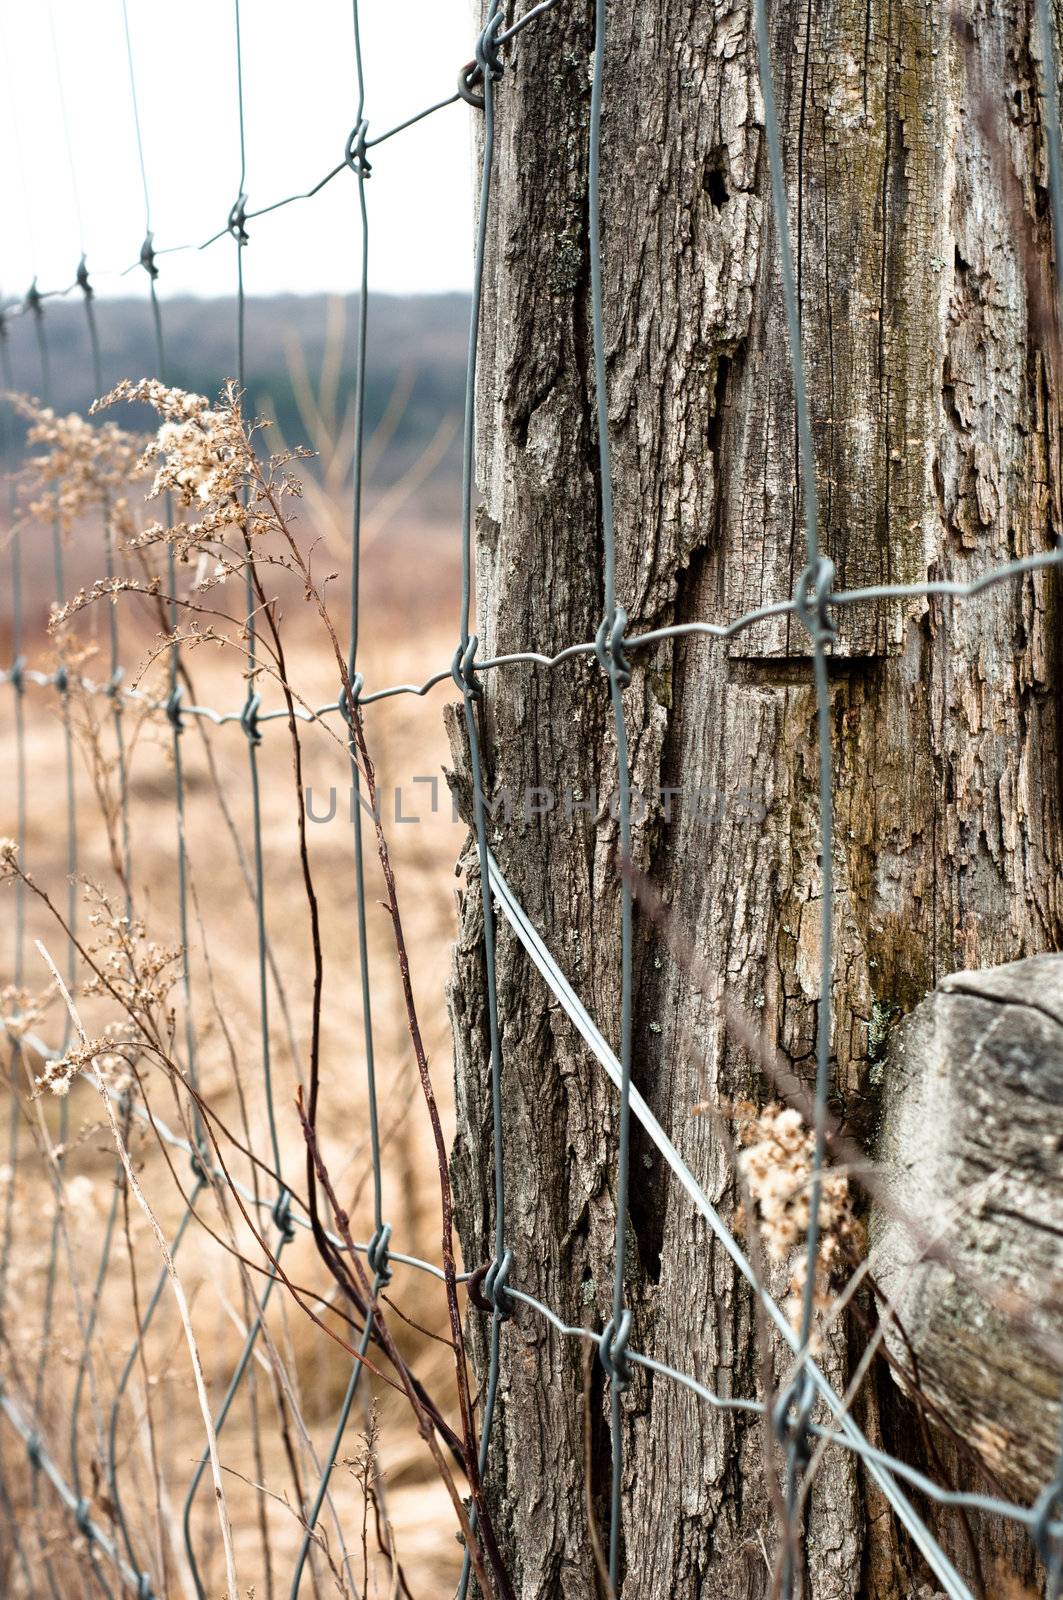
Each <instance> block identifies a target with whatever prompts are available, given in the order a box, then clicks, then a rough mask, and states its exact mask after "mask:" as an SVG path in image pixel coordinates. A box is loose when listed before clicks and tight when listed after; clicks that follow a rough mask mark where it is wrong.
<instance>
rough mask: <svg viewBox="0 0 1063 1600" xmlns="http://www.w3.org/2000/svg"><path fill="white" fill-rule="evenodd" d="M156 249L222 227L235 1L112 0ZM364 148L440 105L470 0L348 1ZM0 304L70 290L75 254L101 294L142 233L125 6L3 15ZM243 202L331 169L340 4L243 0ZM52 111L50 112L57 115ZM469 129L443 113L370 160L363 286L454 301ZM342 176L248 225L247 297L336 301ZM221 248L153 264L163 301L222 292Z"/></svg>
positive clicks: (347, 181) (85, 5) (347, 92)
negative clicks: (331, 293) (448, 296)
mask: <svg viewBox="0 0 1063 1600" xmlns="http://www.w3.org/2000/svg"><path fill="white" fill-rule="evenodd" d="M127 3H128V8H129V25H130V33H131V38H132V49H133V59H134V66H135V71H136V82H137V93H138V100H139V106H140V120H141V127H142V131H143V139H144V159H145V164H146V168H147V182H148V190H149V195H150V202H151V224H152V229H153V231H154V234H155V245H156V248H157V249H164V248H166V247H167V246H172V245H184V244H186V243H189V242H190V241H195V242H197V243H199V242H202V240H204V239H206V238H207V237H209V235H210V234H212V233H214V232H216V231H217V229H218V228H219V227H221V226H222V225H223V224H224V222H225V220H226V217H227V216H228V212H229V208H230V206H231V205H232V202H233V200H234V198H235V195H236V191H237V185H238V179H239V174H240V161H239V136H238V123H237V116H236V35H235V27H234V5H233V0H171V3H164V0H127ZM361 15H362V46H363V57H364V61H365V71H366V114H367V116H368V118H369V122H370V136H371V137H372V135H373V133H374V132H375V133H380V132H383V131H384V130H385V129H387V128H389V127H391V126H393V125H394V124H395V123H397V122H400V121H402V120H403V118H405V117H407V116H409V115H411V114H412V113H413V112H415V111H418V110H420V109H421V108H422V107H423V106H425V105H429V104H431V103H432V102H433V101H434V100H437V99H443V98H444V96H446V95H447V94H449V93H450V92H451V91H452V89H453V87H454V84H455V82H456V79H457V73H458V69H459V67H460V66H461V64H462V63H463V62H464V61H466V60H468V59H469V57H470V56H471V54H472V37H473V21H472V7H471V4H470V0H401V3H400V0H362V5H361ZM0 24H2V31H0V55H2V57H3V58H4V65H3V68H2V69H0V70H2V72H3V74H4V76H3V78H2V79H0V102H2V104H0V140H2V142H3V149H4V158H3V159H2V160H0V219H2V226H0V290H2V292H3V294H4V295H5V296H8V295H19V294H22V293H23V292H24V291H25V290H26V288H27V287H28V286H29V283H30V281H31V279H32V278H33V276H34V275H35V274H36V275H37V277H38V278H39V281H40V285H41V287H42V288H44V289H50V288H57V287H62V286H63V285H65V284H66V283H69V282H70V281H71V279H72V278H73V276H74V271H75V269H76V266H77V261H78V257H79V255H80V253H81V251H82V249H84V250H85V252H86V254H87V256H88V262H89V268H90V272H91V273H92V275H93V281H94V283H95V285H96V288H97V290H98V292H99V293H100V294H108V295H114V294H122V293H140V292H141V291H142V287H143V278H142V276H141V274H140V273H139V272H137V273H133V274H131V275H130V276H129V277H127V278H125V279H123V278H121V277H119V276H118V272H119V271H120V269H121V268H123V267H125V266H128V265H129V264H130V263H131V262H132V261H134V260H136V258H137V256H138V254H139V249H140V242H141V240H142V238H143V236H144V193H143V188H142V185H141V180H140V170H139V165H138V162H137V153H136V141H135V135H134V122H133V109H132V98H131V94H130V83H129V68H128V63H127V59H126V46H125V35H124V30H123V21H122V0H0ZM241 28H242V35H243V63H244V111H245V124H246V138H247V180H246V188H247V193H248V196H249V200H248V206H249V208H254V207H257V206H263V205H268V204H270V202H271V201H273V200H276V199H280V198H282V197H283V196H285V195H287V194H289V193H292V192H294V191H296V190H302V189H307V188H309V187H310V186H311V185H312V184H314V183H316V182H317V181H318V179H319V178H321V177H323V176H324V174H325V173H326V172H327V171H328V170H329V169H330V168H331V167H333V166H335V165H336V163H337V162H338V161H340V160H341V159H342V156H343V149H344V145H345V143H346V139H347V135H348V133H349V132H350V130H351V127H352V125H353V122H354V116H355V108H356V83H355V74H354V48H353V34H352V27H351V6H350V3H349V0H301V3H300V4H299V5H298V6H295V5H293V4H292V3H291V0H243V4H242V7H241ZM64 102H65V115H64V109H63V107H64ZM472 115H473V113H472V112H471V111H470V110H469V108H468V107H467V106H465V105H464V104H458V105H453V106H447V107H446V108H445V109H443V110H441V111H439V112H437V113H436V114H435V115H434V116H432V117H429V118H428V119H426V121H425V122H423V123H422V124H420V125H419V126H418V127H416V128H413V129H410V130H408V131H406V132H405V133H402V134H400V135H398V136H397V137H396V138H395V139H394V140H392V141H390V142H388V143H386V144H384V145H383V146H381V147H380V149H378V150H377V151H375V152H374V154H373V175H372V178H371V180H370V181H369V183H368V185H367V191H366V192H367V200H368V203H369V208H370V220H371V228H372V235H371V246H370V258H369V260H370V266H369V275H370V285H371V287H373V288H375V289H380V290H392V291H394V292H403V293H407V292H417V291H425V290H437V289H458V288H465V287H466V286H467V285H468V282H469V278H470V265H471V264H470V252H471V219H472V199H471V187H472V186H471V159H472V158H471V133H470V121H469V119H470V117H471V116H472ZM356 188H357V184H356V179H355V178H354V175H353V174H352V173H350V172H348V171H344V172H342V173H340V174H339V176H338V177H336V178H334V179H333V181H332V183H331V184H330V185H329V186H328V187H327V188H326V189H324V190H323V191H322V192H321V193H320V194H318V195H317V196H315V197H314V198H313V199H312V200H306V201H302V202H299V203H297V204H295V205H291V206H286V207H284V208H282V209H281V210H280V211H278V212H277V213H275V214H274V215H273V216H270V217H263V218H260V219H259V220H257V221H256V222H254V223H253V224H251V225H250V226H249V233H250V236H251V239H250V244H249V245H248V246H247V248H246V250H245V251H244V272H245V282H246V285H247V289H248V292H249V293H252V294H255V293H259V294H272V293H276V292H278V291H283V290H294V291H296V292H299V293H312V292H315V291H320V290H337V291H345V290H350V289H352V288H353V287H354V286H355V284H356V281H357V273H358V232H357V226H356V224H357V198H356ZM234 257H235V246H234V245H233V244H232V243H231V241H230V240H229V239H227V238H226V239H222V240H220V241H219V242H218V243H217V244H215V245H213V246H211V248H210V249H209V250H205V251H196V250H187V251H181V252H179V253H175V254H173V255H168V256H165V257H163V258H162V259H161V260H160V262H159V265H160V269H161V273H162V276H161V278H160V280H159V288H160V291H161V292H164V293H170V294H173V293H187V292H191V293H194V294H203V295H218V294H228V293H231V292H232V288H233V283H234V273H235V260H234Z"/></svg>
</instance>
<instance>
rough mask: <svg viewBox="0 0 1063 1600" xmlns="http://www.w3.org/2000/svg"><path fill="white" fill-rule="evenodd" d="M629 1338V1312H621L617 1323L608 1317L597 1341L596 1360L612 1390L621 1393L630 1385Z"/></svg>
mask: <svg viewBox="0 0 1063 1600" xmlns="http://www.w3.org/2000/svg"><path fill="white" fill-rule="evenodd" d="M630 1337H631V1312H630V1311H622V1312H621V1313H620V1321H619V1323H614V1321H613V1318H612V1317H610V1318H609V1321H608V1322H607V1323H606V1325H605V1327H604V1328H603V1329H602V1332H601V1336H600V1337H599V1340H598V1359H599V1361H600V1362H601V1364H602V1366H603V1367H604V1368H605V1375H606V1377H607V1378H608V1379H609V1382H610V1383H611V1384H612V1385H613V1387H614V1389H618V1390H619V1391H620V1392H621V1393H623V1391H624V1390H625V1389H626V1388H628V1387H629V1385H630V1383H631V1364H630V1362H629V1361H628V1359H627V1342H628V1340H629V1339H630Z"/></svg>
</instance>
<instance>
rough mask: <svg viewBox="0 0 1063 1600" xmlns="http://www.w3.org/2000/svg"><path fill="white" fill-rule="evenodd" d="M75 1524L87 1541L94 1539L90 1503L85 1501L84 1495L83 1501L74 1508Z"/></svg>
mask: <svg viewBox="0 0 1063 1600" xmlns="http://www.w3.org/2000/svg"><path fill="white" fill-rule="evenodd" d="M74 1523H75V1525H76V1527H77V1530H78V1532H79V1533H83V1534H84V1535H85V1538H86V1539H91V1538H92V1522H91V1520H90V1518H89V1503H88V1501H87V1500H86V1499H85V1497H84V1495H82V1497H81V1499H80V1500H79V1501H78V1503H77V1505H76V1506H75V1508H74Z"/></svg>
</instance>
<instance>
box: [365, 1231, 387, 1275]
mask: <svg viewBox="0 0 1063 1600" xmlns="http://www.w3.org/2000/svg"><path fill="white" fill-rule="evenodd" d="M390 1243H391V1223H390V1222H382V1223H381V1224H380V1227H379V1228H378V1229H377V1230H376V1232H375V1233H374V1235H373V1237H372V1238H371V1239H370V1241H369V1244H368V1246H367V1248H366V1252H365V1259H366V1260H367V1261H368V1263H369V1265H370V1267H371V1268H372V1271H373V1275H374V1276H375V1277H376V1279H377V1281H378V1283H380V1284H385V1283H390V1282H391V1267H390V1266H389V1264H388V1263H389V1255H388V1246H389V1244H390Z"/></svg>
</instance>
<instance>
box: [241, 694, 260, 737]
mask: <svg viewBox="0 0 1063 1600" xmlns="http://www.w3.org/2000/svg"><path fill="white" fill-rule="evenodd" d="M261 704H262V696H261V695H260V694H249V695H248V697H247V699H246V701H245V702H244V709H243V710H242V711H241V713H240V726H241V728H243V730H244V732H245V733H246V734H247V737H248V738H249V739H250V741H251V743H252V744H261V743H262V733H261V730H260V728H259V726H258V708H259V706H260V705H261Z"/></svg>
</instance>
